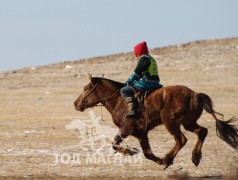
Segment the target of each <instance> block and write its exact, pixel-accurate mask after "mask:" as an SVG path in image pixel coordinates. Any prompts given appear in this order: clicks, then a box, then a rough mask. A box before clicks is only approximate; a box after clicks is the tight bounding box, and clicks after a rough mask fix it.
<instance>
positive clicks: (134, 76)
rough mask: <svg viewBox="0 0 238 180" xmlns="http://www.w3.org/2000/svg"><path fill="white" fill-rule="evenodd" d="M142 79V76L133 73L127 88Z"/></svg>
mask: <svg viewBox="0 0 238 180" xmlns="http://www.w3.org/2000/svg"><path fill="white" fill-rule="evenodd" d="M139 79H140V76H139V75H138V74H137V73H136V72H133V74H132V75H131V76H130V77H129V79H128V80H127V81H126V85H127V86H131V85H132V84H133V82H134V81H137V80H139Z"/></svg>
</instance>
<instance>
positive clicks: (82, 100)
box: [74, 76, 100, 112]
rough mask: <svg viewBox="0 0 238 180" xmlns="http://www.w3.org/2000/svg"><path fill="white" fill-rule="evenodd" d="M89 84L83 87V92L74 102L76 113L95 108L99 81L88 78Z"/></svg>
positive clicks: (97, 99)
mask: <svg viewBox="0 0 238 180" xmlns="http://www.w3.org/2000/svg"><path fill="white" fill-rule="evenodd" d="M89 79H90V82H89V83H88V84H87V85H86V86H85V87H84V89H83V92H82V93H81V94H80V96H79V97H78V99H77V100H76V101H75V102H74V107H75V109H76V110H78V111H81V112H82V111H84V110H85V109H87V108H89V107H94V106H96V105H97V104H98V103H99V102H100V101H99V97H98V94H99V93H98V88H97V86H99V79H96V78H93V77H92V76H89Z"/></svg>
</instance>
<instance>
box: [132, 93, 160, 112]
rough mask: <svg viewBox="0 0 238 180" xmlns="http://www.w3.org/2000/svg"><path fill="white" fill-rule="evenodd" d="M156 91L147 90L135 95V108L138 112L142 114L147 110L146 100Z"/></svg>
mask: <svg viewBox="0 0 238 180" xmlns="http://www.w3.org/2000/svg"><path fill="white" fill-rule="evenodd" d="M154 90H156V89H153V90H147V91H140V92H137V93H135V102H134V103H135V107H136V109H137V112H142V111H143V110H144V108H145V106H144V100H145V99H146V98H147V97H148V96H149V95H150V94H151V93H152V92H153V91H154Z"/></svg>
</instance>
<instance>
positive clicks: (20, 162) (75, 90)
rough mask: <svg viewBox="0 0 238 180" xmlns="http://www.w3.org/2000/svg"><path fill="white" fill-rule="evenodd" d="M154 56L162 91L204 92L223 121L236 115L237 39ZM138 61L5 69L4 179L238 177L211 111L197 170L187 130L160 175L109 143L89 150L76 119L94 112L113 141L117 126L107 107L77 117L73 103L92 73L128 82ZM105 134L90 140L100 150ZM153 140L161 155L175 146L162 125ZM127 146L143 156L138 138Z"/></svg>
mask: <svg viewBox="0 0 238 180" xmlns="http://www.w3.org/2000/svg"><path fill="white" fill-rule="evenodd" d="M150 52H151V54H152V55H153V56H154V57H155V58H156V60H157V63H158V66H159V74H160V78H161V83H162V84H163V85H164V86H167V85H175V84H180V85H185V86H188V87H190V88H191V89H193V90H194V91H197V92H203V93H206V94H208V95H209V96H210V97H211V98H212V99H213V101H214V104H215V109H216V110H217V111H218V112H221V113H223V114H224V115H225V119H229V118H231V117H232V116H234V115H238V105H237V101H238V91H237V90H238V38H230V39H222V40H210V41H196V42H191V43H187V44H182V45H176V46H170V47H163V48H156V49H150ZM136 63H137V62H136V60H135V58H134V55H133V53H121V54H117V55H111V56H105V57H95V58H90V59H83V60H78V61H71V62H61V63H58V64H52V65H48V66H42V67H27V68H24V69H19V70H14V71H7V72H0V82H1V83H0V123H1V125H0V179H4V178H5V179H81V178H82V179H99V178H100V179H121V178H126V179H139V178H147V179H238V153H237V151H235V150H233V149H232V148H231V147H229V146H228V145H227V144H226V143H225V142H223V141H222V140H220V139H219V138H218V137H217V136H216V129H215V121H214V120H213V119H212V117H211V116H210V115H209V114H206V113H204V114H203V115H202V116H201V118H200V119H199V121H198V122H199V124H200V125H202V126H204V127H206V128H208V130H209V133H208V136H207V138H206V140H205V144H204V146H203V158H202V160H201V163H200V165H199V166H198V167H195V166H194V165H193V163H192V161H191V153H192V150H193V147H194V145H195V142H196V136H195V135H194V134H192V133H190V132H187V131H185V130H184V129H183V132H184V134H185V136H186V137H187V139H188V142H187V144H186V146H185V147H184V148H183V149H182V150H181V151H180V152H179V153H178V155H177V157H176V158H175V161H174V164H173V165H172V166H170V167H169V168H168V169H166V170H163V167H162V166H160V165H157V164H155V163H154V162H152V161H149V160H147V159H146V158H145V157H144V156H143V154H142V153H141V152H140V153H139V154H138V155H137V156H135V157H133V158H132V157H122V156H120V155H118V154H114V153H113V151H112V150H111V147H110V142H107V143H105V142H104V145H105V146H104V147H103V149H101V150H100V151H98V149H97V148H94V149H92V147H91V146H90V142H89V140H90V137H91V136H90V133H88V134H87V135H88V136H81V134H80V133H82V132H80V127H78V129H77V128H75V129H74V128H68V127H70V123H72V122H74V120H76V119H77V118H80V119H81V120H82V121H83V120H88V119H90V118H91V119H93V118H92V114H90V113H92V112H94V113H95V114H94V115H95V117H94V118H96V117H99V118H100V117H103V120H100V121H99V124H98V126H97V128H96V129H95V131H97V132H99V130H100V129H101V130H103V131H102V133H104V132H105V133H106V134H107V137H108V138H112V137H113V136H114V135H115V134H116V133H117V128H116V126H115V125H114V124H113V123H112V119H111V117H110V114H109V113H108V112H107V111H106V109H104V108H101V107H95V108H93V109H90V110H87V111H85V112H83V113H80V112H78V111H75V110H74V106H73V102H74V100H75V99H76V98H77V97H78V96H79V94H80V93H81V92H82V89H83V87H84V85H86V84H87V83H88V81H89V80H88V73H91V74H93V75H95V76H101V75H102V74H104V77H106V78H109V79H113V80H116V81H120V82H124V81H126V80H127V78H128V77H129V75H130V74H131V73H132V72H133V69H134V67H135V66H136ZM87 123H88V124H90V123H92V122H89V121H87ZM81 127H82V126H81ZM85 127H86V126H85ZM87 127H89V126H87ZM90 127H91V126H90ZM89 132H90V131H89ZM100 132H101V131H100ZM108 133H109V135H108ZM102 135H103V134H97V137H96V138H97V141H96V140H95V139H93V141H94V144H95V145H96V146H97V147H98V146H99V145H100V143H102V142H101V141H100V138H103V136H102ZM109 136H110V137H109ZM87 138H88V139H87ZM94 138H95V136H94ZM149 138H150V143H151V147H152V150H153V152H154V153H155V154H156V155H158V156H159V157H161V158H162V157H163V156H164V155H165V154H166V152H168V151H169V150H170V148H172V146H173V145H174V140H173V138H172V136H171V135H170V134H169V133H168V132H167V131H166V130H165V128H164V127H163V125H162V126H159V127H157V128H155V129H154V130H152V131H151V132H150V134H149ZM83 140H85V142H88V144H86V147H87V150H85V149H83V148H82V147H81V146H80V142H82V141H83ZM91 140H92V139H91ZM124 144H125V145H128V146H131V147H135V148H137V149H139V150H140V151H141V148H140V146H139V143H138V142H137V140H136V139H134V138H133V137H130V138H129V139H127V140H126V142H125V143H124Z"/></svg>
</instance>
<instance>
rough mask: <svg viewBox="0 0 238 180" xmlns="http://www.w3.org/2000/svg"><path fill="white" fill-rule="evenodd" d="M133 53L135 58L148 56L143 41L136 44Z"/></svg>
mask: <svg viewBox="0 0 238 180" xmlns="http://www.w3.org/2000/svg"><path fill="white" fill-rule="evenodd" d="M134 53H135V55H136V57H140V56H141V55H143V54H148V53H149V51H148V47H147V44H146V42H145V41H144V42H141V43H139V44H137V45H136V46H135V47H134Z"/></svg>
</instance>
